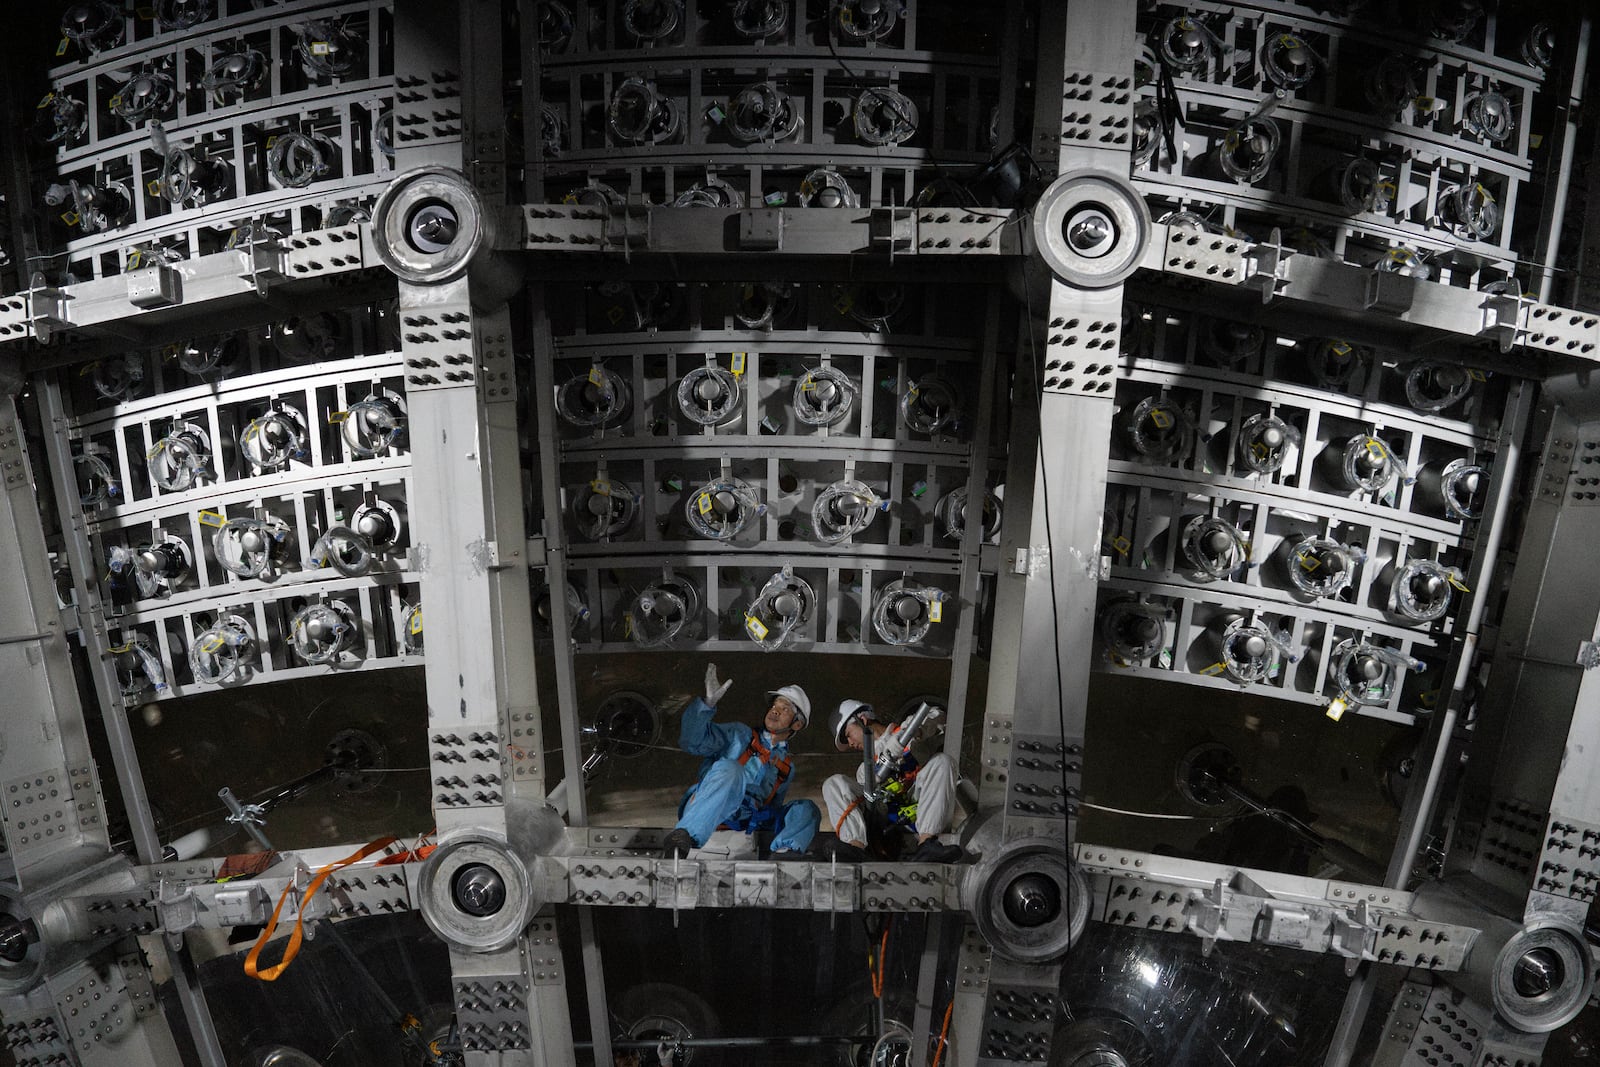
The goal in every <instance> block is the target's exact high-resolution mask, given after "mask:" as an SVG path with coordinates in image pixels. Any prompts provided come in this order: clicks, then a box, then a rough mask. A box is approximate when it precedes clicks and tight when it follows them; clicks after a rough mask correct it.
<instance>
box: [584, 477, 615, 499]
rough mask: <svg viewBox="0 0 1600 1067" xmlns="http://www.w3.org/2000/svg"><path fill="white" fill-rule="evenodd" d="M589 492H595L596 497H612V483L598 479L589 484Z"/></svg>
mask: <svg viewBox="0 0 1600 1067" xmlns="http://www.w3.org/2000/svg"><path fill="white" fill-rule="evenodd" d="M589 490H590V491H591V492H593V493H594V495H595V496H610V495H611V483H610V482H607V481H603V480H602V479H599V478H596V479H595V480H594V481H592V482H590V483H589Z"/></svg>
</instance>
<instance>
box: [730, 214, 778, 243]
mask: <svg viewBox="0 0 1600 1067" xmlns="http://www.w3.org/2000/svg"><path fill="white" fill-rule="evenodd" d="M739 247H740V248H742V249H744V250H745V251H747V252H779V251H782V250H783V212H781V211H779V210H777V209H776V208H755V209H753V210H749V211H741V212H739Z"/></svg>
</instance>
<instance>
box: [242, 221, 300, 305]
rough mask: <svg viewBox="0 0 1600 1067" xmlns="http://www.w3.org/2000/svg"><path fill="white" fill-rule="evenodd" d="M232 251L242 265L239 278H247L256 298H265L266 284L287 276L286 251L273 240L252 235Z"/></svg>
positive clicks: (287, 258)
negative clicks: (238, 257)
mask: <svg viewBox="0 0 1600 1067" xmlns="http://www.w3.org/2000/svg"><path fill="white" fill-rule="evenodd" d="M234 251H236V252H238V253H239V256H240V258H241V259H242V261H243V265H244V266H243V269H242V270H241V271H240V272H239V277H241V278H248V279H249V280H250V284H251V285H253V286H255V288H256V294H257V295H258V296H266V295H267V286H268V284H269V283H271V282H276V281H282V280H283V278H285V277H286V276H287V274H288V269H289V252H288V249H286V248H284V247H283V245H281V244H279V243H278V242H277V241H276V240H274V239H273V238H270V237H258V236H255V235H252V236H251V237H250V239H249V241H248V242H247V243H246V244H243V245H240V246H239V247H238V248H236V249H234Z"/></svg>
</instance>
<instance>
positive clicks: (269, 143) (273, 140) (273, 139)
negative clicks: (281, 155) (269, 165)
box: [267, 134, 278, 152]
mask: <svg viewBox="0 0 1600 1067" xmlns="http://www.w3.org/2000/svg"><path fill="white" fill-rule="evenodd" d="M277 143H278V135H277V134H273V135H272V136H271V137H268V138H267V151H269V152H270V151H272V146H273V145H275V144H277Z"/></svg>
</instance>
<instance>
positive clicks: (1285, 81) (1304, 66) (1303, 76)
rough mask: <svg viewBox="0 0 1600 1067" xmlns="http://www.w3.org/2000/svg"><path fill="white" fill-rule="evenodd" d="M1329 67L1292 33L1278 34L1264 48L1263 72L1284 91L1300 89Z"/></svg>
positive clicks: (1262, 57)
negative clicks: (1324, 67)
mask: <svg viewBox="0 0 1600 1067" xmlns="http://www.w3.org/2000/svg"><path fill="white" fill-rule="evenodd" d="M1323 66H1325V64H1324V62H1323V60H1322V57H1321V56H1319V55H1317V53H1316V52H1315V51H1314V50H1313V49H1312V47H1311V46H1310V45H1309V44H1307V43H1306V42H1305V40H1304V39H1303V38H1301V37H1299V36H1297V35H1295V34H1292V33H1275V34H1273V35H1272V36H1271V37H1269V38H1267V42H1266V43H1265V44H1263V45H1262V46H1261V71H1262V73H1264V74H1265V75H1266V76H1267V80H1268V81H1270V82H1272V84H1274V85H1276V86H1278V87H1279V88H1281V89H1298V88H1300V87H1301V86H1303V85H1306V84H1308V83H1309V82H1310V81H1311V79H1312V78H1314V77H1316V75H1317V71H1319V70H1321V69H1322V67H1323Z"/></svg>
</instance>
